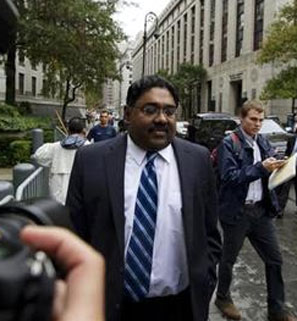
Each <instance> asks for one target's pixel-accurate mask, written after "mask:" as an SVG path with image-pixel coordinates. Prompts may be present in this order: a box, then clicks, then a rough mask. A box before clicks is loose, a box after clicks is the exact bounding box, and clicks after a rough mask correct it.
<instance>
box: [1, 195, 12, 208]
mask: <svg viewBox="0 0 297 321" xmlns="http://www.w3.org/2000/svg"><path fill="white" fill-rule="evenodd" d="M12 200H14V196H13V195H6V196H5V197H3V198H2V200H0V206H2V205H5V204H7V203H9V202H10V201H12Z"/></svg>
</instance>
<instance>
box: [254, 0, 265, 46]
mask: <svg viewBox="0 0 297 321" xmlns="http://www.w3.org/2000/svg"><path fill="white" fill-rule="evenodd" d="M263 25H264V0H256V2H255V25H254V50H258V49H260V48H261V45H262V40H263Z"/></svg>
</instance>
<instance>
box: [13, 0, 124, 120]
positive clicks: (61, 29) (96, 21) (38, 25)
mask: <svg viewBox="0 0 297 321" xmlns="http://www.w3.org/2000/svg"><path fill="white" fill-rule="evenodd" d="M19 2H20V3H21V4H22V3H23V2H22V1H21V0H19ZM20 3H19V8H20V11H21V19H20V21H19V26H18V41H17V47H18V48H19V49H20V50H22V51H23V53H24V54H25V55H26V56H27V57H28V58H29V59H30V60H31V62H32V64H38V63H42V64H43V66H44V70H45V75H46V86H45V89H46V90H47V91H51V92H52V93H54V92H57V91H59V94H60V97H63V100H64V106H63V107H64V109H65V108H66V106H67V104H69V103H70V102H71V101H73V100H74V99H75V94H76V90H77V89H78V88H81V89H82V90H84V91H89V90H90V91H96V90H100V89H101V85H102V83H103V82H104V80H105V79H106V78H112V79H114V78H116V77H117V70H116V64H115V60H116V58H117V57H118V49H117V43H118V42H119V41H121V40H122V39H123V38H124V36H123V33H122V31H121V29H120V28H119V26H118V25H117V23H116V22H115V21H114V20H113V19H112V15H113V14H114V12H115V10H116V8H115V6H116V3H117V0H101V1H95V0H63V1H61V0H26V6H22V5H20ZM63 115H64V116H65V110H64V112H63ZM63 118H64V117H63Z"/></svg>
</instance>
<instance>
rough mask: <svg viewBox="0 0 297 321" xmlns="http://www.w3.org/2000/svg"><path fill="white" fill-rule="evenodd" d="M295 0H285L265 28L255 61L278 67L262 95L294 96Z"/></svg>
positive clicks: (296, 50) (296, 51)
mask: <svg viewBox="0 0 297 321" xmlns="http://www.w3.org/2000/svg"><path fill="white" fill-rule="evenodd" d="M296 59H297V1H296V0H294V2H292V3H289V4H286V5H285V6H283V7H282V9H281V10H280V13H279V15H278V17H277V19H276V20H275V22H273V23H272V24H271V26H270V28H269V30H268V34H267V37H266V38H265V39H264V41H263V47H262V49H261V51H260V52H259V55H258V59H257V61H258V63H259V64H265V63H274V64H275V65H276V66H278V67H280V70H281V71H280V72H279V74H278V75H276V76H275V77H273V78H272V79H270V80H268V82H267V83H266V85H265V87H264V89H263V92H262V98H263V99H274V98H283V99H288V98H293V99H295V98H296V97H297V81H296V79H297V68H296V67H295V64H296Z"/></svg>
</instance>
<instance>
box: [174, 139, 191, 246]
mask: <svg viewBox="0 0 297 321" xmlns="http://www.w3.org/2000/svg"><path fill="white" fill-rule="evenodd" d="M172 146H173V149H174V152H175V156H176V161H177V166H178V171H179V178H180V188H181V194H182V216H183V223H184V230H185V238H186V244H188V245H189V244H192V237H193V233H192V231H193V191H194V186H193V181H194V179H193V172H192V171H191V164H192V163H193V160H192V159H191V158H192V156H191V149H190V148H189V146H187V145H186V144H183V143H182V142H181V141H180V140H179V139H176V138H175V139H174V141H173V144H172Z"/></svg>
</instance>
